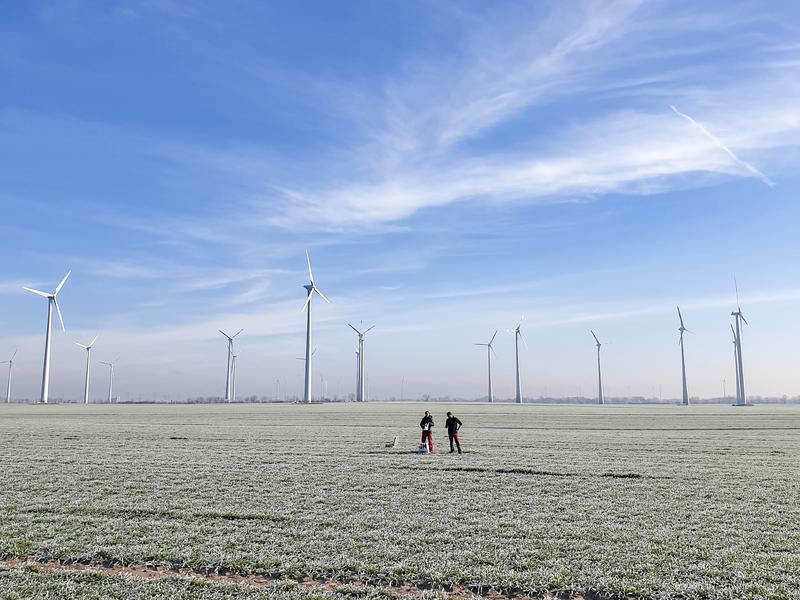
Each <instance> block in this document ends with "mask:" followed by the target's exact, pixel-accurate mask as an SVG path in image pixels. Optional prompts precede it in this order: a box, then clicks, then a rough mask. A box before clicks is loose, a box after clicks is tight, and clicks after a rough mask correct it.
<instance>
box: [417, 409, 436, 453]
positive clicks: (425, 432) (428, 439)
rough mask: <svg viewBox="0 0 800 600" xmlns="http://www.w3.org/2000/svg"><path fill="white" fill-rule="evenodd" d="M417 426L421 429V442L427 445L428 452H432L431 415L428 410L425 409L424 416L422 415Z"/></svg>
mask: <svg viewBox="0 0 800 600" xmlns="http://www.w3.org/2000/svg"><path fill="white" fill-rule="evenodd" d="M419 426H420V428H421V429H422V443H423V444H425V445H426V446H428V452H431V453H433V431H432V429H433V417H432V416H431V413H430V411H428V410H426V411H425V416H424V417H422V421H420V422H419Z"/></svg>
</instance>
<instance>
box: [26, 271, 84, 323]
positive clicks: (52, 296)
mask: <svg viewBox="0 0 800 600" xmlns="http://www.w3.org/2000/svg"><path fill="white" fill-rule="evenodd" d="M71 273H72V271H71V270H70V271H67V274H66V275H64V279H62V280H61V283H59V284H58V286H56V290H55V291H54V292H53V293H52V294H48V293H47V292H42V291H40V290H34V289H33V288H29V287H26V288H22V289H23V290H25V291H26V292H30V293H31V294H36V295H37V296H41V297H42V298H47V299H48V300H49V301H50V302H52V303H53V304H54V305H55V307H56V314H57V315H58V320H59V322H60V323H61V331H64V332H66V331H67V330H66V329H65V328H64V318H63V317H62V316H61V308H59V306H58V299H57V297H58V293H59V292H60V291H61V288H63V287H64V284H65V283H66V282H67V279H69V276H70V274H71Z"/></svg>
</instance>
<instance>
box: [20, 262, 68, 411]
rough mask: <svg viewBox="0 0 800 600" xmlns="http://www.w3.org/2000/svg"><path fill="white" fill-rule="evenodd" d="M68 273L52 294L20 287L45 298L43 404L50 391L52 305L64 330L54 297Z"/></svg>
mask: <svg viewBox="0 0 800 600" xmlns="http://www.w3.org/2000/svg"><path fill="white" fill-rule="evenodd" d="M70 273H72V271H67V274H66V275H64V279H62V280H61V283H59V284H58V287H57V288H56V291H55V292H53V293H52V294H48V293H47V292H40V291H39V290H34V289H31V288H22V289H24V290H25V291H26V292H30V293H31V294H36V295H37V296H41V297H42V298H47V334H46V335H45V339H44V366H43V367H42V396H41V399H40V402H42V403H43V404H47V399H48V394H49V391H50V332H51V330H52V323H53V307H54V306H55V307H56V313H57V314H58V320H59V322H60V323H61V331H64V332H66V329H65V328H64V319H63V317H62V316H61V309H60V308H59V307H58V300H56V297H57V296H58V293H59V292H60V291H61V288H63V287H64V284H65V283H66V282H67V279H68V278H69V275H70Z"/></svg>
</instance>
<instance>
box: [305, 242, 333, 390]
mask: <svg viewBox="0 0 800 600" xmlns="http://www.w3.org/2000/svg"><path fill="white" fill-rule="evenodd" d="M306 263H308V279H309V283H308V284H307V285H304V286H303V287H304V288H306V293H307V297H306V302H305V304H303V308H302V310H305V311H307V312H306V358H305V361H306V365H305V366H306V377H305V389H304V392H303V402H305V403H306V404H308V403H310V402H311V304H312V302H311V298H312V297H313V295H314V292H316V293H317V294H319V295H320V297H321V298H322V299H323V300H325V302H327V303H328V304H330V302H331V301H330V300H328V298H327V297H326V296H325V294H323V293H322V292H321V291H320V290H319V288H318V287H317V284H316V283H314V273H313V272H312V271H311V258H310V257H309V255H308V250H306Z"/></svg>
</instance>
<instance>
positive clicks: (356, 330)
mask: <svg viewBox="0 0 800 600" xmlns="http://www.w3.org/2000/svg"><path fill="white" fill-rule="evenodd" d="M347 325H348V327H350V329H352V330H353V331H355V332H356V333H357V334H358V335H362V334H361V332H360V331H359V330H358V329H356V328H355V327H353V326H352V325H350V323H348V324H347Z"/></svg>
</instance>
